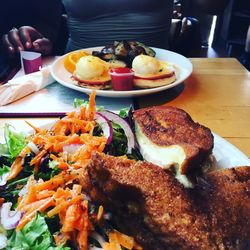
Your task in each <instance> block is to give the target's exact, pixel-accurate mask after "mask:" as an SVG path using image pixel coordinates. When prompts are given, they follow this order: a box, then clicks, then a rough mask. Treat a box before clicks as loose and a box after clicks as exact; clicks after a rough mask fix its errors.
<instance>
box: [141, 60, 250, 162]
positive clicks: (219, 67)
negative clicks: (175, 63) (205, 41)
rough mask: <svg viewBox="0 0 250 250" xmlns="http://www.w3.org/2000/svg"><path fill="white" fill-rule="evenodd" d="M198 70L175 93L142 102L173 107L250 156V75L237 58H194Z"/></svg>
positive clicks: (143, 104)
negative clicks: (185, 112)
mask: <svg viewBox="0 0 250 250" xmlns="http://www.w3.org/2000/svg"><path fill="white" fill-rule="evenodd" d="M191 61H192V63H193V66H194V70H193V73H192V75H191V76H190V77H189V79H187V80H186V81H185V83H184V84H183V85H182V86H180V85H179V86H178V88H176V89H175V91H174V93H171V94H170V91H168V92H169V93H168V92H164V93H160V94H158V95H154V96H153V97H151V98H150V99H149V98H148V97H146V96H145V97H143V98H140V99H139V100H138V105H139V107H144V106H149V105H159V104H164V105H171V106H176V107H179V108H182V109H184V110H186V111H187V112H188V113H189V114H190V115H191V116H192V118H193V119H194V120H195V121H197V122H199V123H201V124H203V125H205V126H207V127H209V128H210V129H211V130H212V131H213V132H215V133H217V134H218V135H220V136H222V137H224V138H225V139H226V140H228V141H229V142H231V143H232V144H234V145H235V146H236V147H238V148H239V149H240V150H241V151H243V152H244V153H245V154H246V155H247V156H248V157H250V72H248V71H247V70H246V69H245V68H244V67H243V66H242V65H241V64H240V63H239V62H238V61H237V60H236V59H234V58H193V59H191Z"/></svg>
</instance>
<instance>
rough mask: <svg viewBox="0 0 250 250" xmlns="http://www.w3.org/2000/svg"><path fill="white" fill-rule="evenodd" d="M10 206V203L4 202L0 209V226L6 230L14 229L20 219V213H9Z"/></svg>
mask: <svg viewBox="0 0 250 250" xmlns="http://www.w3.org/2000/svg"><path fill="white" fill-rule="evenodd" d="M11 206H12V203H11V202H6V203H3V205H2V207H1V224H2V225H3V227H4V228H5V229H6V230H10V229H13V228H15V227H16V226H17V224H18V222H19V220H20V218H21V212H20V211H11V210H10V208H11Z"/></svg>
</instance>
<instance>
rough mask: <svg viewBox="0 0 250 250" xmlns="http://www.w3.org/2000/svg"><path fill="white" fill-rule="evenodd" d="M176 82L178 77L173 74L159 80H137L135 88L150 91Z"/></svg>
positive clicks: (135, 80)
mask: <svg viewBox="0 0 250 250" xmlns="http://www.w3.org/2000/svg"><path fill="white" fill-rule="evenodd" d="M175 80H176V75H175V74H173V75H172V76H169V77H164V78H159V79H152V80H149V79H143V78H135V79H134V86H135V87H137V88H140V89H149V88H157V87H161V86H165V85H168V84H170V83H173V82H174V81H175Z"/></svg>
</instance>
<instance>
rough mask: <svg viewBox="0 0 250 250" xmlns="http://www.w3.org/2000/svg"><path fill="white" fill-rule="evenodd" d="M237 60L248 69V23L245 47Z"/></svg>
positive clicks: (249, 64) (249, 47)
mask: <svg viewBox="0 0 250 250" xmlns="http://www.w3.org/2000/svg"><path fill="white" fill-rule="evenodd" d="M239 61H240V62H241V63H242V64H243V65H244V66H245V67H246V68H247V69H248V71H250V25H249V26H248V30H247V35H246V42H245V49H244V52H243V54H242V55H241V56H240V58H239Z"/></svg>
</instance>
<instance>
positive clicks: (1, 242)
mask: <svg viewBox="0 0 250 250" xmlns="http://www.w3.org/2000/svg"><path fill="white" fill-rule="evenodd" d="M6 246H7V237H6V235H4V234H2V233H1V234H0V249H5V247H6Z"/></svg>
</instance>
